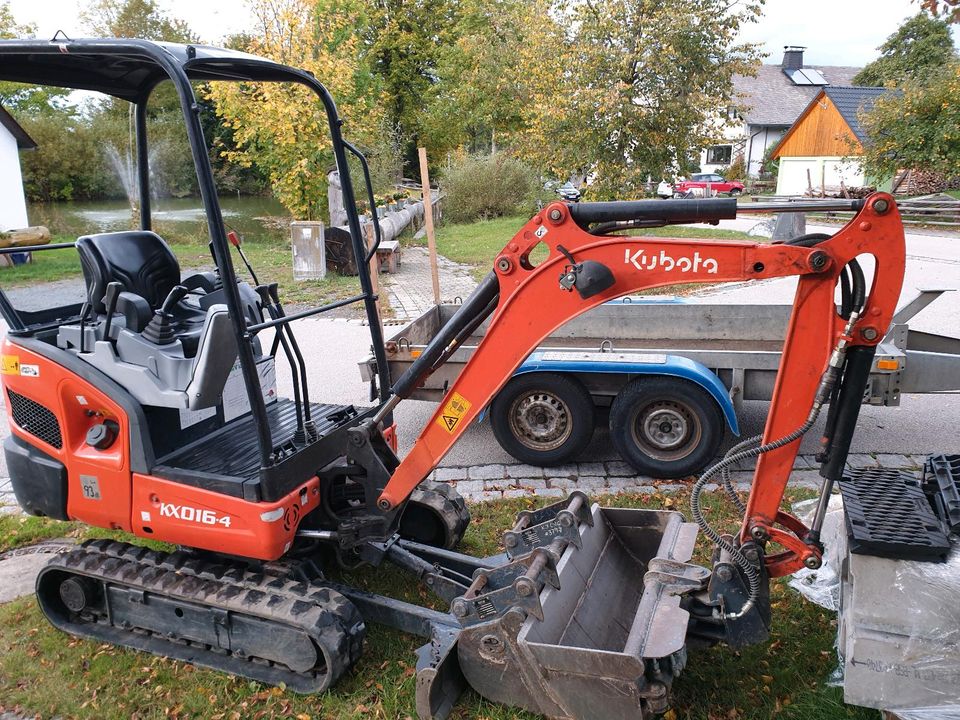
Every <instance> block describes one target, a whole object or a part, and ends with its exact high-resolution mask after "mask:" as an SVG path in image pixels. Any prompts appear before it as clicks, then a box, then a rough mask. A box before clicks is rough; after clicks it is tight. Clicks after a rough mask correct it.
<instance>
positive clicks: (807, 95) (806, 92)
mask: <svg viewBox="0 0 960 720" xmlns="http://www.w3.org/2000/svg"><path fill="white" fill-rule="evenodd" d="M804 67H809V68H813V69H814V70H817V71H819V72H820V74H821V75H823V77H824V79H825V80H826V81H827V82H828V83H829V84H830V85H828V87H829V86H833V85H851V84H853V76H854V75H856V74H857V73H858V72H860V70H861V69H862V68H858V67H842V66H834V65H805V66H804ZM733 87H734V91H735V92H736V99H737V102H738V103H739V104H740V105H742V106H743V108H744V110H743V112H742V115H743V119H744V120H745V121H746V122H747V124H749V125H768V126H777V127H789V126H790V125H793V123H794V121H795V120H796V119H797V118H798V117H800V113H802V112H803V111H804V110H805V109H806V107H807V105H809V104H810V102H811V101H812V100H813V99H814V98H815V97H816V96H817V95H818V94H819V93H820V90H821V89H822V86H818V85H794V83H793V81H792V80H790V78H788V77H787V76H786V75H785V74H784V72H783V67H782V66H781V65H779V64H777V65H760V66H759V67H758V68H757V75H756V77H749V76H747V75H736V76H734V78H733Z"/></svg>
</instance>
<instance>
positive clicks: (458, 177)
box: [443, 153, 540, 222]
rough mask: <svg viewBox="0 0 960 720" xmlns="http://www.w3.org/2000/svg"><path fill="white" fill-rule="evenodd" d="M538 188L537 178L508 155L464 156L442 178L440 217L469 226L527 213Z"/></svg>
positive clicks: (533, 205) (531, 209) (529, 211)
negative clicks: (476, 222) (442, 190)
mask: <svg viewBox="0 0 960 720" xmlns="http://www.w3.org/2000/svg"><path fill="white" fill-rule="evenodd" d="M539 185H540V182H539V180H538V178H537V174H536V173H535V172H534V171H533V170H531V169H530V168H529V167H528V166H527V165H525V164H523V163H522V162H520V161H519V160H516V159H515V158H512V157H510V156H509V155H505V154H504V153H496V154H493V155H475V156H468V157H466V158H464V159H463V160H462V161H460V162H459V163H457V164H456V165H454V166H453V167H451V168H450V169H449V170H447V172H446V173H445V174H444V178H443V189H444V191H445V192H446V198H445V199H444V202H443V214H444V217H445V218H446V219H448V220H450V221H452V222H470V221H473V220H488V219H490V218H495V217H500V216H503V215H516V214H518V213H519V214H522V213H531V212H533V211H534V210H535V207H536V200H537V191H538V189H539Z"/></svg>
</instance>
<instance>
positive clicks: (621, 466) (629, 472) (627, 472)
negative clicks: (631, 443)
mask: <svg viewBox="0 0 960 720" xmlns="http://www.w3.org/2000/svg"><path fill="white" fill-rule="evenodd" d="M607 475H611V476H614V477H632V476H636V475H637V471H636V470H634V469H633V467H632V466H631V465H628V464H627V463H625V462H623V461H622V460H611V461H610V462H608V463H607Z"/></svg>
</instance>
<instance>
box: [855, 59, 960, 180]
mask: <svg viewBox="0 0 960 720" xmlns="http://www.w3.org/2000/svg"><path fill="white" fill-rule="evenodd" d="M862 124H863V127H864V130H865V131H866V133H867V142H865V143H864V160H865V163H866V166H867V167H868V168H869V169H870V170H871V171H872V172H874V173H876V174H877V175H880V176H888V177H892V176H893V175H894V174H895V173H896V172H897V171H898V170H900V169H901V168H920V169H923V170H928V171H934V172H938V173H942V174H943V175H947V176H955V175H960V62H954V63H953V64H951V65H949V66H948V67H946V68H943V70H942V71H941V72H939V73H936V74H931V75H928V76H926V77H923V78H913V79H910V80H907V82H905V83H904V84H903V86H902V87H901V88H900V90H899V91H898V92H892V93H889V94H888V95H886V96H884V97H882V98H880V99H878V100H877V102H876V104H875V105H874V107H873V110H872V111H871V112H870V113H869V114H867V115H865V116H864V117H863V118H862Z"/></svg>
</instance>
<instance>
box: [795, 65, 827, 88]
mask: <svg viewBox="0 0 960 720" xmlns="http://www.w3.org/2000/svg"><path fill="white" fill-rule="evenodd" d="M800 72H802V73H803V74H804V75H805V76H806V78H807V80H809V81H810V84H811V85H827V84H828V83H827V80H826V78H824V77H823V75H821V74H820V71H819V70H814V69H813V68H801V69H800Z"/></svg>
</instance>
